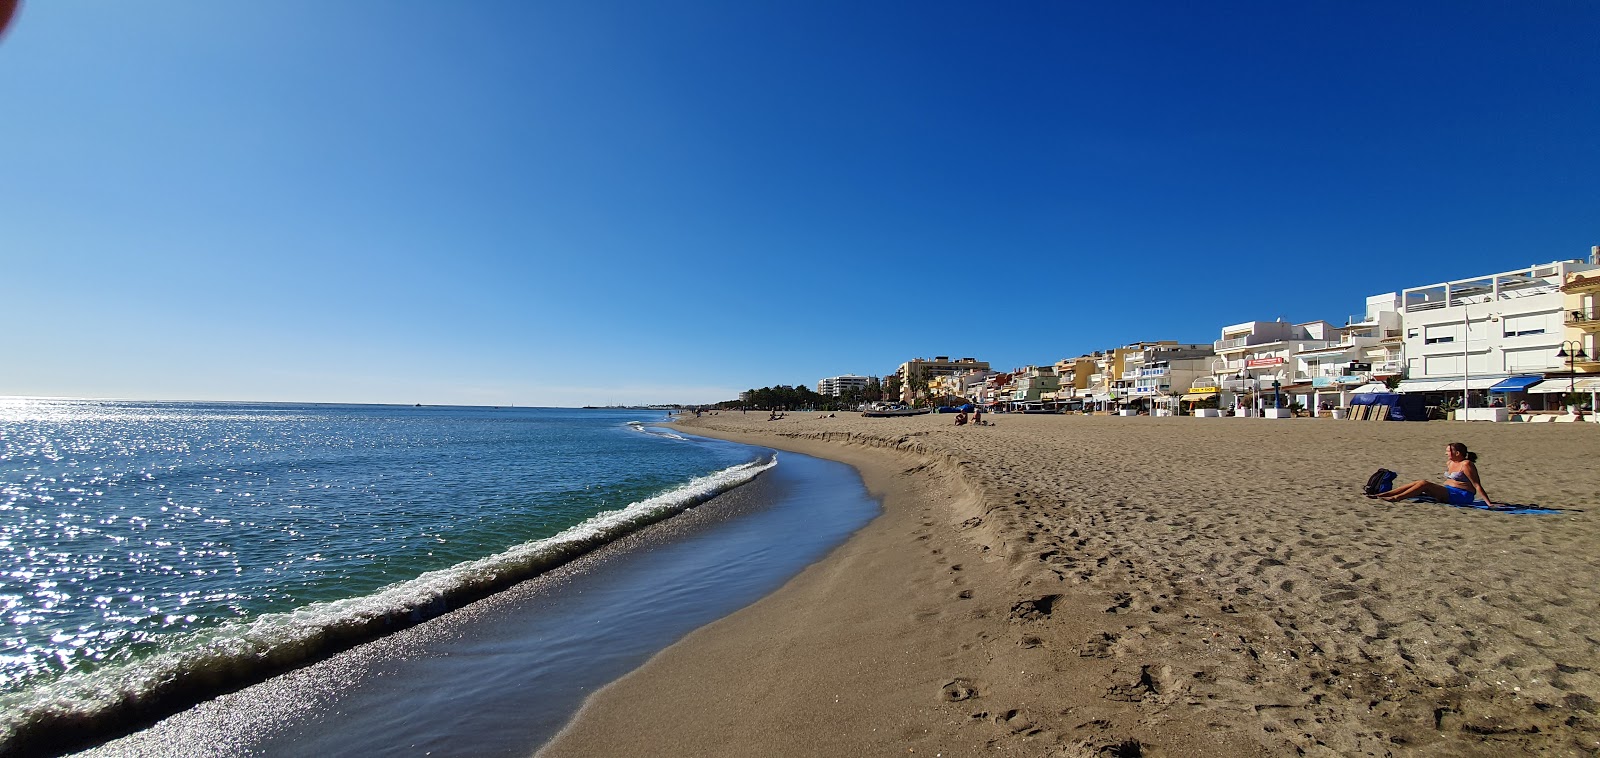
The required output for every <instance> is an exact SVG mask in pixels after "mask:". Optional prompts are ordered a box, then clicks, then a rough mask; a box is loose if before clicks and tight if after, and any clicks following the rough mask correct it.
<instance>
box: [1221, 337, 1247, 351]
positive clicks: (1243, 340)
mask: <svg viewBox="0 0 1600 758" xmlns="http://www.w3.org/2000/svg"><path fill="white" fill-rule="evenodd" d="M1248 344H1250V338H1249V337H1248V336H1246V337H1233V338H1231V339H1225V340H1217V341H1216V343H1215V349H1217V350H1229V349H1232V348H1236V347H1244V346H1245V345H1248Z"/></svg>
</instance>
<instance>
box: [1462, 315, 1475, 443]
mask: <svg viewBox="0 0 1600 758" xmlns="http://www.w3.org/2000/svg"><path fill="white" fill-rule="evenodd" d="M1471 333H1472V325H1471V324H1470V323H1469V322H1468V320H1467V306H1466V304H1465V303H1463V304H1462V306H1461V415H1460V418H1466V417H1467V415H1468V413H1467V409H1468V408H1471V407H1472V365H1471V364H1472V354H1471V353H1469V352H1468V351H1467V345H1468V344H1470V343H1471V342H1472V340H1470V339H1468V338H1467V335H1469V334H1471Z"/></svg>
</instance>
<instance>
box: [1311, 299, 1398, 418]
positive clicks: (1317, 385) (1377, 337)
mask: <svg viewBox="0 0 1600 758" xmlns="http://www.w3.org/2000/svg"><path fill="white" fill-rule="evenodd" d="M1401 323H1402V322H1401V316H1400V294H1399V293H1398V292H1387V293H1384V294H1382V295H1373V296H1371V297H1368V298H1367V308H1366V311H1365V312H1364V313H1363V314H1361V315H1359V316H1351V317H1350V318H1349V319H1348V320H1347V322H1346V323H1345V325H1344V326H1343V327H1341V328H1339V329H1336V330H1335V333H1336V334H1337V335H1338V336H1339V341H1338V342H1337V343H1335V344H1332V345H1329V346H1327V347H1321V348H1309V349H1306V350H1302V351H1300V353H1299V354H1298V355H1296V356H1295V375H1294V386H1297V387H1299V386H1303V385H1307V384H1309V385H1310V397H1309V399H1302V400H1300V402H1301V404H1303V405H1305V406H1306V407H1307V408H1313V409H1315V408H1319V407H1321V406H1322V405H1323V404H1327V405H1329V406H1340V407H1343V406H1347V405H1349V404H1350V398H1351V395H1353V394H1354V393H1355V392H1356V391H1357V390H1376V389H1379V388H1382V387H1383V383H1384V380H1386V379H1388V378H1389V377H1391V376H1399V375H1400V374H1402V373H1403V372H1404V370H1405V364H1404V362H1403V361H1402V355H1403V349H1404V347H1405V340H1404V338H1403V336H1402V335H1403V331H1402V329H1401ZM1297 397H1298V396H1297Z"/></svg>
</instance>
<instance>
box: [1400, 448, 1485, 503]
mask: <svg viewBox="0 0 1600 758" xmlns="http://www.w3.org/2000/svg"><path fill="white" fill-rule="evenodd" d="M1444 454H1445V458H1446V462H1445V468H1446V469H1448V471H1446V472H1445V475H1444V482H1445V483H1444V484H1434V483H1433V482H1430V481H1428V480H1426V479H1419V480H1417V481H1415V482H1412V483H1410V484H1405V485H1401V486H1399V487H1395V488H1394V489H1392V490H1389V491H1388V492H1385V493H1382V494H1380V495H1375V496H1374V497H1378V498H1382V499H1384V500H1387V501H1389V502H1391V503H1393V502H1396V501H1400V500H1404V499H1406V498H1408V497H1416V496H1418V495H1427V496H1428V497H1431V498H1433V499H1434V500H1437V501H1439V502H1441V503H1449V504H1451V505H1471V504H1472V503H1473V501H1474V500H1477V499H1482V500H1483V504H1484V505H1487V506H1489V507H1491V508H1493V507H1494V503H1492V502H1490V501H1489V495H1488V493H1486V492H1484V491H1483V482H1482V481H1480V480H1479V479H1478V463H1477V461H1478V454H1477V453H1471V452H1467V446H1466V445H1464V444H1462V443H1460V442H1452V443H1450V444H1448V445H1445V446H1444Z"/></svg>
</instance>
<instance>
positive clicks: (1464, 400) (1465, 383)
mask: <svg viewBox="0 0 1600 758" xmlns="http://www.w3.org/2000/svg"><path fill="white" fill-rule="evenodd" d="M1499 320H1500V314H1498V313H1491V314H1489V315H1488V316H1486V317H1484V323H1485V324H1488V323H1493V322H1495V321H1499ZM1471 332H1472V325H1471V324H1470V323H1469V322H1468V317H1467V306H1466V304H1465V303H1462V305H1461V413H1460V414H1459V415H1458V416H1457V418H1466V417H1467V409H1468V408H1471V407H1472V367H1471V366H1470V364H1471V363H1472V353H1471V352H1470V351H1469V350H1468V346H1469V345H1470V344H1471V342H1472V341H1471V340H1469V339H1467V335H1468V334H1470V333H1471Z"/></svg>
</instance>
